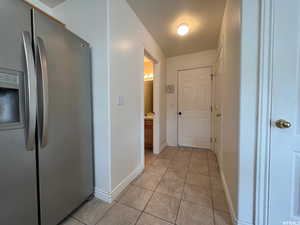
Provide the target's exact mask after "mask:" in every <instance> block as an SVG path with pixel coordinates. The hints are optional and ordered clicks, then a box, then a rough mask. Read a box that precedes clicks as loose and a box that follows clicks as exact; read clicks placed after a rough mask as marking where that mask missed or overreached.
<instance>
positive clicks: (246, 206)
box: [219, 0, 259, 225]
mask: <svg viewBox="0 0 300 225" xmlns="http://www.w3.org/2000/svg"><path fill="white" fill-rule="evenodd" d="M258 14H259V9H258V1H256V0H255V1H241V0H227V4H226V9H225V14H224V19H223V25H222V31H221V35H220V44H221V45H222V47H223V49H224V56H223V60H224V65H223V71H220V74H221V75H222V76H223V78H222V88H221V89H222V105H223V112H222V121H223V127H222V135H223V143H222V152H221V153H220V154H221V156H220V157H221V158H222V161H220V160H219V162H221V164H220V168H221V173H222V178H223V182H224V184H225V191H226V194H227V199H228V200H229V204H230V210H231V214H232V216H233V219H234V220H235V223H236V224H249V225H250V224H253V223H254V222H253V221H254V213H255V209H254V196H255V190H254V185H255V179H254V176H255V173H254V171H255V148H256V145H255V144H256V116H257V113H256V106H257V68H258V67H257V61H258V58H257V56H258V38H257V37H258V33H257V32H258V18H259V16H258ZM220 47H221V46H220Z"/></svg>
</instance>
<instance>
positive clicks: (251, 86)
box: [237, 0, 260, 224]
mask: <svg viewBox="0 0 300 225" xmlns="http://www.w3.org/2000/svg"><path fill="white" fill-rule="evenodd" d="M259 5H260V1H259V0H252V1H242V30H241V34H242V37H241V80H240V85H241V88H240V127H239V130H240V136H239V181H238V190H239V197H238V210H237V218H238V220H239V221H246V222H248V223H249V224H254V218H255V179H256V178H255V164H256V159H255V157H256V137H257V127H256V124H257V112H258V111H257V110H258V108H257V107H258V68H259V65H258V64H259V58H258V55H259V29H260V28H259V17H260V13H259V11H260V10H259ZM245 193H246V194H245Z"/></svg>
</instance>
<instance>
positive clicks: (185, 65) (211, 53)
mask: <svg viewBox="0 0 300 225" xmlns="http://www.w3.org/2000/svg"><path fill="white" fill-rule="evenodd" d="M216 57H217V50H208V51H202V52H198V53H193V54H187V55H181V56H175V57H170V58H168V59H167V85H174V87H175V92H174V93H172V94H167V143H168V145H170V146H177V77H178V76H177V74H178V70H182V69H191V68H195V67H199V66H213V65H214V64H215V62H216Z"/></svg>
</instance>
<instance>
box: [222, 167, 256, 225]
mask: <svg viewBox="0 0 300 225" xmlns="http://www.w3.org/2000/svg"><path fill="white" fill-rule="evenodd" d="M220 173H221V179H222V183H223V187H224V191H225V196H226V200H227V203H228V206H229V211H230V215H231V219H232V222H233V224H234V225H254V223H250V222H247V221H243V220H240V219H238V218H237V217H236V213H235V210H234V207H233V202H232V199H231V196H230V193H229V188H228V185H227V182H226V179H225V176H224V173H223V171H222V170H221V169H220Z"/></svg>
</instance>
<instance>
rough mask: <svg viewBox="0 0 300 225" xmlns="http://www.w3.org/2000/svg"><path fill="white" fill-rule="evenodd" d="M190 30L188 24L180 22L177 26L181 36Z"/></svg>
mask: <svg viewBox="0 0 300 225" xmlns="http://www.w3.org/2000/svg"><path fill="white" fill-rule="evenodd" d="M189 32H190V27H189V26H188V25H187V24H185V23H184V24H180V25H179V27H178V28H177V34H178V35H180V36H185V35H187V34H188V33H189Z"/></svg>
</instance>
